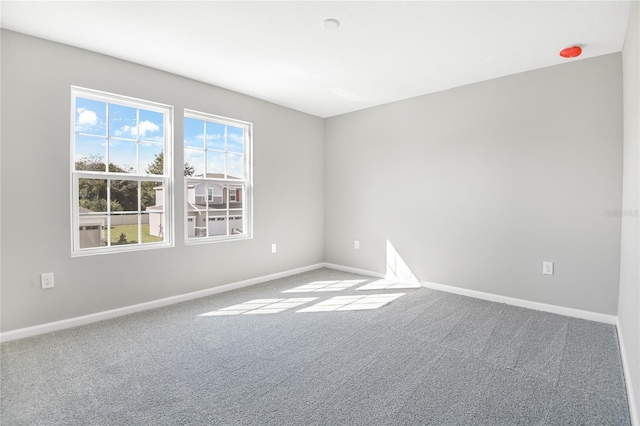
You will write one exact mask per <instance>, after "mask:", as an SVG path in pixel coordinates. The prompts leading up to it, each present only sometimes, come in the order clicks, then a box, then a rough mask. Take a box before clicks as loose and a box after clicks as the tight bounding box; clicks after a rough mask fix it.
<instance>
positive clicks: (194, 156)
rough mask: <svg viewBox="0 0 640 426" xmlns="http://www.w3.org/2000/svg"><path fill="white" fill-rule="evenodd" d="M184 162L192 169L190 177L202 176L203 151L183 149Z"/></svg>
mask: <svg viewBox="0 0 640 426" xmlns="http://www.w3.org/2000/svg"><path fill="white" fill-rule="evenodd" d="M184 162H185V163H187V164H189V167H193V174H192V176H204V151H201V150H197V149H185V150H184Z"/></svg>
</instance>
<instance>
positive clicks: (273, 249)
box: [271, 244, 277, 253]
mask: <svg viewBox="0 0 640 426" xmlns="http://www.w3.org/2000/svg"><path fill="white" fill-rule="evenodd" d="M276 250H277V248H276V245H275V244H271V253H275V252H276Z"/></svg>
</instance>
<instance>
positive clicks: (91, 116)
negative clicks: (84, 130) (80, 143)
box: [76, 108, 98, 127]
mask: <svg viewBox="0 0 640 426" xmlns="http://www.w3.org/2000/svg"><path fill="white" fill-rule="evenodd" d="M77 111H78V119H77V121H76V123H77V124H78V125H79V126H82V127H88V126H95V125H97V124H98V114H96V113H95V111H91V110H90V109H85V108H78V110H77Z"/></svg>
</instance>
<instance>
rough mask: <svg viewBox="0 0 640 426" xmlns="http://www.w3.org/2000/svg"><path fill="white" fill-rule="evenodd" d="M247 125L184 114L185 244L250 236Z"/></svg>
mask: <svg viewBox="0 0 640 426" xmlns="http://www.w3.org/2000/svg"><path fill="white" fill-rule="evenodd" d="M251 133H252V126H251V124H250V123H246V122H242V121H238V120H232V119H228V118H223V117H217V116H214V115H210V114H204V113H199V112H195V111H185V116H184V161H185V172H184V173H185V198H186V200H185V218H186V220H185V224H186V229H185V234H186V239H187V242H203V241H221V240H229V239H238V238H250V237H251V190H252V185H251V184H252V181H251V145H252V134H251Z"/></svg>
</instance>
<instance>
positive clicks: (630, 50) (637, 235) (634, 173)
mask: <svg viewBox="0 0 640 426" xmlns="http://www.w3.org/2000/svg"><path fill="white" fill-rule="evenodd" d="M639 51H640V3H638V2H633V4H632V5H631V14H630V16H629V26H628V28H627V37H626V39H625V43H624V50H623V51H622V74H623V83H624V95H623V101H624V104H623V105H624V168H623V198H622V210H623V211H626V212H629V213H631V215H627V216H624V217H623V219H622V246H621V247H622V251H621V262H620V299H619V302H618V321H619V326H620V327H619V330H618V331H619V333H620V334H621V337H622V340H623V342H624V350H625V357H626V359H627V364H628V367H629V370H630V374H629V377H628V379H630V382H631V383H630V384H631V386H633V392H634V394H635V401H636V407H637V408H638V409H640V277H639V275H640V264H639V259H640V252H639V250H638V240H639V239H640V230H639V229H638V216H637V213H638V209H640V202H639V201H638V199H639V198H640V173H639V172H638V164H639V163H640V149H639V148H640V57H639V55H638V52H639ZM634 211H635V215H633V213H634ZM636 422H640V419H638V418H636Z"/></svg>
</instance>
